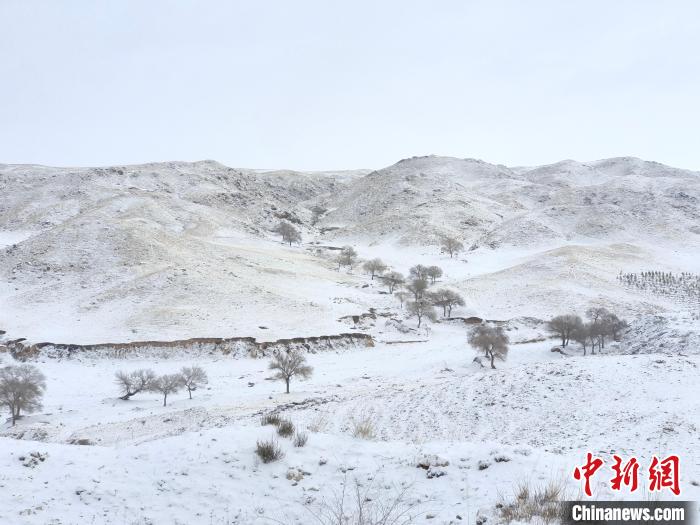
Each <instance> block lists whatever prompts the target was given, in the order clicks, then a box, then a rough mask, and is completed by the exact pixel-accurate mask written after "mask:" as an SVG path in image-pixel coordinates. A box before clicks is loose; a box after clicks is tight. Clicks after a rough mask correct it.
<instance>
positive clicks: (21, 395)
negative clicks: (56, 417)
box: [0, 365, 46, 426]
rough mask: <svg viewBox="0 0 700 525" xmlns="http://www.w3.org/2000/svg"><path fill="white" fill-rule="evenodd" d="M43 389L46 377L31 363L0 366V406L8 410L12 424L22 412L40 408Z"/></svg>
mask: <svg viewBox="0 0 700 525" xmlns="http://www.w3.org/2000/svg"><path fill="white" fill-rule="evenodd" d="M45 390H46V378H45V377H44V374H42V373H41V372H40V371H39V369H38V368H37V367H35V366H33V365H17V366H15V365H10V366H6V367H4V368H0V406H4V407H6V408H7V409H8V410H9V411H10V418H11V419H12V425H13V426H14V424H15V422H16V421H17V419H18V418H19V417H20V416H21V413H22V412H27V413H32V412H36V411H37V410H39V409H40V408H41V399H42V397H43V396H44V391H45Z"/></svg>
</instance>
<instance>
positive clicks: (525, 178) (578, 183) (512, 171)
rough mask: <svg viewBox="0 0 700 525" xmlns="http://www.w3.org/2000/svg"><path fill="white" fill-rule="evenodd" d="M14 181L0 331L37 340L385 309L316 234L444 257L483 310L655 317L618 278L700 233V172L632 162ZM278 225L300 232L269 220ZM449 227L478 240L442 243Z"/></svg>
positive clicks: (13, 174) (672, 254)
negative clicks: (614, 308) (605, 305)
mask: <svg viewBox="0 0 700 525" xmlns="http://www.w3.org/2000/svg"><path fill="white" fill-rule="evenodd" d="M0 193H1V194H2V195H3V198H2V201H0V307H1V310H0V312H1V314H0V328H2V329H5V330H7V331H8V332H9V333H11V334H14V335H16V336H18V337H19V336H26V337H30V338H31V339H32V340H34V341H39V340H52V341H54V342H75V343H95V342H101V341H104V340H105V339H106V338H107V339H109V340H115V339H116V340H120V341H125V340H134V339H144V338H160V339H162V338H171V339H174V338H187V337H193V336H255V337H259V338H270V339H275V338H278V337H286V336H298V335H305V336H306V335H319V334H320V333H323V332H328V333H337V332H339V331H341V328H342V327H341V324H340V323H339V322H338V321H337V319H338V318H339V317H342V316H345V315H350V314H358V313H361V312H362V311H366V310H367V309H368V308H370V307H375V306H387V305H388V304H389V303H387V301H388V300H387V299H382V298H378V297H377V295H376V291H372V289H369V290H368V289H363V288H362V286H364V285H365V282H364V279H363V278H362V277H361V276H360V275H358V272H357V271H355V272H354V273H353V274H347V273H345V272H337V271H334V269H333V264H332V262H330V261H329V260H328V258H329V255H330V253H329V252H328V251H324V250H323V249H320V248H319V247H320V246H340V245H342V244H345V243H349V244H353V245H355V246H356V247H357V248H358V249H359V251H360V255H361V256H362V257H366V258H370V257H376V256H380V257H384V258H386V259H387V260H388V261H390V262H392V261H393V262H394V266H395V267H396V268H397V269H399V270H400V271H404V272H405V271H406V270H407V269H408V267H409V266H411V265H412V264H415V263H417V262H430V263H431V264H438V265H441V266H443V267H445V269H446V272H445V277H444V282H445V283H447V284H450V285H452V286H454V287H456V288H458V289H460V290H462V291H463V292H465V293H467V294H468V307H467V308H468V310H469V313H472V314H477V315H479V314H482V315H489V316H497V317H517V316H522V315H549V314H550V313H551V312H552V311H554V310H557V309H560V308H561V307H563V306H564V305H566V306H567V307H574V306H583V305H585V303H586V302H588V301H590V300H596V299H601V300H603V301H605V302H619V303H620V304H621V305H623V307H625V308H627V307H628V306H629V305H634V304H638V303H639V304H641V306H640V309H641V310H642V311H644V312H645V313H646V312H649V311H653V310H654V309H655V308H663V306H664V305H663V304H662V303H659V302H656V303H654V301H653V300H652V301H651V303H652V304H651V305H649V304H647V303H648V300H644V301H641V302H640V301H639V300H638V299H639V298H638V297H636V296H634V294H632V296H631V297H630V294H629V293H620V290H618V288H617V286H616V284H615V282H614V276H615V275H616V273H617V272H619V271H620V270H625V271H627V270H633V271H638V270H640V269H646V268H658V269H666V270H674V271H682V270H686V271H695V270H697V263H696V262H695V260H694V257H693V254H697V253H698V247H699V246H700V209H699V206H698V203H699V202H700V174H698V173H695V172H690V171H686V170H680V169H675V168H670V167H667V166H663V165H661V164H658V163H654V162H645V161H641V160H639V159H634V158H617V159H609V160H604V161H597V162H590V163H578V162H574V161H564V162H560V163H557V164H552V165H549V166H541V167H537V168H508V167H505V166H500V165H492V164H488V163H486V162H483V161H478V160H472V159H454V158H444V157H419V158H412V159H406V160H402V161H400V162H398V163H396V164H395V165H393V166H390V167H388V168H385V169H382V170H378V171H373V172H366V171H361V170H359V171H353V172H326V173H298V172H291V171H255V170H242V169H231V168H227V167H225V166H222V165H221V164H218V163H216V162H213V161H203V162H195V163H184V162H168V163H157V164H146V165H139V166H119V167H109V168H50V167H43V166H25V165H21V166H20V165H0ZM315 207H321V208H323V209H325V210H328V211H327V212H326V213H325V214H322V215H321V216H320V219H319V218H318V217H315V216H314V212H313V210H314V208H315ZM283 219H284V220H288V221H289V222H291V223H293V224H295V225H296V226H297V227H298V228H299V229H300V230H301V232H302V236H303V243H302V245H301V246H292V247H288V246H287V247H285V246H284V245H282V244H281V243H280V242H279V240H278V239H277V238H276V236H275V235H274V234H273V233H272V231H271V230H272V228H273V227H274V226H275V225H276V224H277V223H278V222H279V221H280V220H283ZM443 234H450V235H454V236H456V237H458V238H460V239H462V240H463V241H464V243H465V245H466V246H467V247H468V248H471V251H470V252H467V253H466V254H463V255H462V258H461V259H460V260H459V262H458V261H454V260H450V259H449V258H446V257H445V256H442V255H440V254H439V251H438V247H437V245H436V243H437V240H438V238H439V236H440V235H443ZM562 250H564V251H562ZM465 258H466V260H467V261H468V262H466V263H465V262H464V260H465ZM504 261H508V262H507V263H504ZM494 271H498V272H500V273H499V274H498V275H495V274H493V272H494ZM506 283H510V284H506ZM565 283H568V284H567V285H565ZM372 284H376V283H372ZM534 284H537V286H536V287H533V286H530V285H534ZM511 286H512V287H513V288H515V291H512V290H511V289H510V287H511ZM567 286H568V288H567ZM500 295H502V296H503V297H504V300H503V301H495V302H494V301H493V298H494V297H498V296H500ZM642 303H644V304H642ZM260 326H265V328H260ZM57 340H59V341H57Z"/></svg>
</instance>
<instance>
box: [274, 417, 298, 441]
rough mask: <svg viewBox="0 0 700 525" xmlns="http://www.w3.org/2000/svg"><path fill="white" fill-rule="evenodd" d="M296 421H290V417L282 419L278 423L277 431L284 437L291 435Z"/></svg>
mask: <svg viewBox="0 0 700 525" xmlns="http://www.w3.org/2000/svg"><path fill="white" fill-rule="evenodd" d="M294 430H295V429H294V423H292V422H291V421H289V419H282V420H280V422H279V424H278V425H277V433H278V434H279V435H280V436H282V437H289V436H291V435H292V434H294Z"/></svg>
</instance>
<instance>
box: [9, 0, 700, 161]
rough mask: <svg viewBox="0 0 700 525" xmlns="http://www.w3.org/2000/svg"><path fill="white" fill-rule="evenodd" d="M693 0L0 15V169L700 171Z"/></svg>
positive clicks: (49, 5)
mask: <svg viewBox="0 0 700 525" xmlns="http://www.w3.org/2000/svg"><path fill="white" fill-rule="evenodd" d="M699 21H700V2H697V1H687V2H684V1H669V2H660V1H641V0H634V1H601V2H597V1H591V0H585V1H584V0H581V1H560V0H556V1H535V0H530V1H527V2H524V1H513V2H507V1H493V0H491V1H483V2H475V1H454V2H448V1H423V2H412V1H407V0H397V1H377V0H375V1H358V0H353V1H349V0H348V1H346V2H338V1H335V2H332V1H329V0H319V1H307V0H294V1H291V0H280V1H253V0H250V1H246V2H243V1H205V0H198V1H194V0H193V1H178V0H167V1H166V0H148V1H145V0H133V1H128V0H118V1H116V0H115V1H99V2H95V1H94V0H86V1H69V0H68V1H67V0H62V1H60V2H59V1H55V0H49V1H45V2H40V1H32V0H17V1H14V0H0V162H4V163H40V164H51V165H109V164H125V163H138V162H146V161H161V160H199V159H216V160H218V161H220V162H223V163H224V164H227V165H230V166H236V167H257V168H281V167H287V168H295V169H340V168H360V167H368V168H379V167H383V166H385V165H389V164H392V163H394V162H395V161H397V160H399V159H400V158H403V157H409V156H413V155H425V154H441V155H452V156H457V157H476V158H482V159H484V160H487V161H489V162H496V163H502V164H508V165H523V164H525V165H532V164H543V163H548V162H554V161H557V160H561V159H564V158H574V159H577V160H591V159H598V158H604V157H611V156H622V155H633V156H638V157H643V158H646V159H650V160H657V161H660V162H664V163H667V164H672V165H676V166H679V167H686V168H692V169H700V30H698V24H699V23H700V22H699Z"/></svg>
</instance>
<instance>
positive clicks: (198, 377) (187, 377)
mask: <svg viewBox="0 0 700 525" xmlns="http://www.w3.org/2000/svg"><path fill="white" fill-rule="evenodd" d="M180 374H181V375H182V384H183V386H184V387H185V388H186V389H187V392H188V393H189V395H190V399H192V392H194V391H195V390H197V389H198V388H199V387H201V386H204V385H206V384H207V383H209V378H208V377H207V373H206V372H205V371H204V369H203V368H202V367H201V366H196V365H195V366H183V367H182V369H181V370H180Z"/></svg>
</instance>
